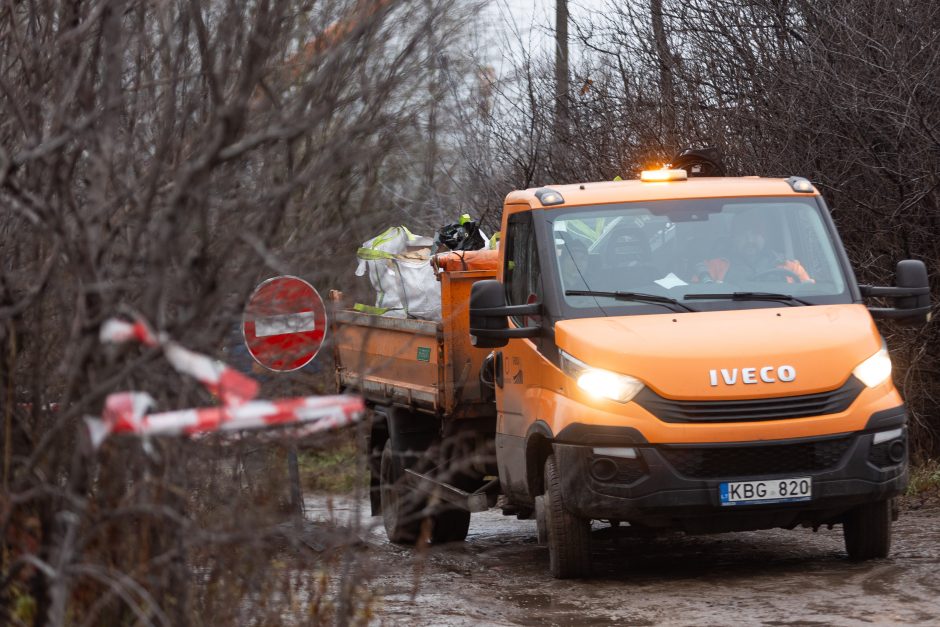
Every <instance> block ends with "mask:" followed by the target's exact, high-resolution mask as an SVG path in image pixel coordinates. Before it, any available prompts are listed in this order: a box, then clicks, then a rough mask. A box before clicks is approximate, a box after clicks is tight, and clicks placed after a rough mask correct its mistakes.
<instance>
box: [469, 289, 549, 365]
mask: <svg viewBox="0 0 940 627" xmlns="http://www.w3.org/2000/svg"><path fill="white" fill-rule="evenodd" d="M541 310H542V306H541V305H539V304H538V303H536V304H533V305H507V304H506V292H505V291H504V290H503V284H502V283H500V282H499V281H496V280H493V279H488V280H483V281H477V282H476V283H474V284H473V287H472V288H471V289H470V343H471V344H472V345H474V346H476V347H477V348H500V347H502V346H505V345H506V344H508V343H509V340H510V339H511V338H515V337H536V336H537V335H539V333H540V332H541V329H539V327H522V328H518V329H510V328H509V316H534V315H538V314H539V313H541Z"/></svg>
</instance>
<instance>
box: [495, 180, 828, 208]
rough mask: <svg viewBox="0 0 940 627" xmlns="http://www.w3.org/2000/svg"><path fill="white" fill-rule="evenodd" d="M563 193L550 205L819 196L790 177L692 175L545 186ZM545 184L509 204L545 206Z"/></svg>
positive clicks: (514, 194) (517, 194)
mask: <svg viewBox="0 0 940 627" xmlns="http://www.w3.org/2000/svg"><path fill="white" fill-rule="evenodd" d="M545 187H547V188H549V189H551V190H553V191H556V192H558V193H559V194H561V196H562V198H564V203H562V204H559V205H552V206H551V207H549V208H552V209H554V208H562V207H572V206H578V205H598V204H607V203H619V202H633V201H643V200H682V199H690V198H729V197H748V196H818V195H819V191H818V190H817V189H816V188H815V187H814V188H813V191H812V192H811V193H806V192H795V191H793V188H792V187H791V186H790V184H789V183H788V182H787V179H784V178H762V177H758V176H741V177H723V178H718V177H715V178H712V177H693V178H690V179H688V180H685V181H668V182H663V183H658V182H657V183H651V182H645V181H640V180H628V181H599V182H595V183H575V184H573V185H547V186H545ZM540 189H545V188H543V187H539V188H531V189H526V190H517V191H513V192H510V193H509V194H508V195H507V196H506V203H507V204H513V203H525V204H527V205H529V206H530V207H532V208H533V209H541V208H543V205H542V203H541V202H540V201H539V199H538V198H537V197H536V195H535V193H536V192H537V191H538V190H540Z"/></svg>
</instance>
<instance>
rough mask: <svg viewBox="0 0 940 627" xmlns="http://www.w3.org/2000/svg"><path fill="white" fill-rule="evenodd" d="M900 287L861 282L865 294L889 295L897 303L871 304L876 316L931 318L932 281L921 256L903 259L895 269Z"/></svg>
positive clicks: (909, 319)
mask: <svg viewBox="0 0 940 627" xmlns="http://www.w3.org/2000/svg"><path fill="white" fill-rule="evenodd" d="M895 283H897V287H876V286H872V285H860V286H859V288H860V289H861V292H862V296H887V297H890V298H893V299H894V307H869V308H868V311H869V312H871V315H872V317H873V318H881V319H884V318H894V319H896V320H903V321H905V322H908V323H914V324H916V323H921V324H922V323H924V322H927V321H928V320H929V319H930V281H929V280H928V278H927V266H925V265H924V262H923V261H920V260H918V259H904V260H903V261H899V262H898V265H897V270H896V271H895Z"/></svg>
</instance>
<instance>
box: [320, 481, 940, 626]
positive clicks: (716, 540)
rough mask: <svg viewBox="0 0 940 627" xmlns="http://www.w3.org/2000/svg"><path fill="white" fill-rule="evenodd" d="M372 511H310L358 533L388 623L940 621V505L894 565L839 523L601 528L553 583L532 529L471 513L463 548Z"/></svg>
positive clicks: (330, 502)
mask: <svg viewBox="0 0 940 627" xmlns="http://www.w3.org/2000/svg"><path fill="white" fill-rule="evenodd" d="M368 513H369V512H368V503H366V502H365V501H359V500H354V499H343V498H339V499H337V498H335V497H334V498H332V499H324V498H319V497H313V498H310V499H308V500H307V516H308V518H312V519H315V520H332V521H333V522H336V523H340V524H358V525H359V529H358V534H359V536H360V537H361V538H363V540H365V542H366V548H365V549H364V551H363V559H370V560H372V561H373V562H374V564H375V569H374V572H375V575H374V578H373V580H372V584H371V585H372V587H373V590H374V592H375V594H376V595H377V600H378V603H377V616H378V622H380V623H382V624H388V625H409V626H416V625H477V624H488V625H610V624H622V625H696V626H699V625H715V626H719V625H720V626H726V625H732V624H735V625H738V624H747V625H862V624H865V625H872V624H875V625H897V624H940V507H930V508H926V509H921V510H915V511H907V512H902V514H901V518H900V520H898V522H897V523H895V530H894V546H893V549H892V553H891V557H890V558H888V559H885V560H874V561H871V562H865V563H861V564H856V563H853V562H850V561H848V559H847V558H846V557H845V552H844V548H843V542H842V532H841V529H840V528H839V527H836V528H834V529H833V530H831V531H830V530H826V529H821V530H820V531H819V532H817V533H813V532H812V531H811V530H804V529H800V530H794V531H786V530H771V531H757V532H745V533H734V534H720V535H713V536H697V537H689V536H684V535H681V534H676V535H674V536H670V537H665V538H657V539H655V540H642V539H637V538H623V537H611V536H610V535H609V534H606V533H604V531H603V530H604V528H605V525H603V524H600V523H597V524H595V527H594V528H595V533H594V536H595V538H594V540H595V542H594V547H593V560H594V576H593V577H592V578H591V579H588V580H581V581H570V580H569V581H558V580H554V579H552V578H551V575H549V573H548V550H547V549H546V548H545V547H543V546H539V545H538V543H537V542H536V530H535V523H534V522H533V521H524V520H516V519H515V518H512V517H504V516H502V514H501V513H500V511H499V510H491V511H489V512H485V513H482V514H475V515H474V516H473V518H472V520H471V523H470V534H469V536H468V538H467V541H466V542H465V543H457V544H452V545H446V546H441V547H432V548H428V549H423V550H416V549H409V548H404V547H400V546H396V545H394V544H391V543H389V542H388V541H387V539H386V538H385V533H384V530H383V529H382V526H381V519H380V518H371V517H370V516H369V515H368Z"/></svg>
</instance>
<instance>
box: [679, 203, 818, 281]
mask: <svg viewBox="0 0 940 627" xmlns="http://www.w3.org/2000/svg"><path fill="white" fill-rule="evenodd" d="M729 248H730V250H728V251H727V253H726V254H724V255H720V256H716V257H714V258H712V259H706V260H705V261H702V262H701V263H699V264H697V265H696V267H695V271H694V276H693V277H692V282H693V283H723V282H729V283H736V282H747V281H775V282H777V281H786V282H787V283H813V282H814V281H813V279H812V278H811V277H810V276H809V273H808V272H806V269H805V268H804V267H803V264H801V263H800V262H799V261H798V260H796V259H787V258H786V257H784V256H783V255H782V254H780V253H778V252H776V251H773V250H771V249H770V248H769V247H768V246H767V223H766V221H765V220H764V219H763V217H762V216H761V215H760V214H759V213H758V212H757V211H748V212H746V213H741V214H738V215H737V216H735V217H734V221H733V222H732V224H731V245H730V247H729Z"/></svg>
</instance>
